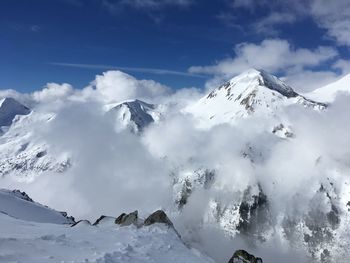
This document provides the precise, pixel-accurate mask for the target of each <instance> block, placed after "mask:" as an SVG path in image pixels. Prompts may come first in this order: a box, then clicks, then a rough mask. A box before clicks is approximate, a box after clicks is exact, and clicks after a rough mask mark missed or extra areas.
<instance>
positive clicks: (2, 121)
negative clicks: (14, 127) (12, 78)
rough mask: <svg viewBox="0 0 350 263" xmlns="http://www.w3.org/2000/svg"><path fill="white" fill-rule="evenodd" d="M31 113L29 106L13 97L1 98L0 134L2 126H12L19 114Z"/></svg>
mask: <svg viewBox="0 0 350 263" xmlns="http://www.w3.org/2000/svg"><path fill="white" fill-rule="evenodd" d="M29 113H30V109H29V108H27V107H26V106H24V105H22V104H21V103H19V102H18V101H16V100H15V99H13V98H3V99H0V134H1V130H2V127H3V126H10V125H11V123H12V121H13V120H14V119H15V117H16V116H17V115H27V114H29ZM3 128H4V127H3Z"/></svg>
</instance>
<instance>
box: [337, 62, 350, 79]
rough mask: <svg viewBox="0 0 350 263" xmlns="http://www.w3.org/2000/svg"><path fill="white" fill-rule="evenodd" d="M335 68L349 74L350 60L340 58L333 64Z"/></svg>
mask: <svg viewBox="0 0 350 263" xmlns="http://www.w3.org/2000/svg"><path fill="white" fill-rule="evenodd" d="M333 68H335V69H340V70H341V72H342V74H343V75H345V74H349V73H350V61H349V60H345V59H339V60H338V61H336V62H335V63H334V64H333Z"/></svg>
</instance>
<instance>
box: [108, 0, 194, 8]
mask: <svg viewBox="0 0 350 263" xmlns="http://www.w3.org/2000/svg"><path fill="white" fill-rule="evenodd" d="M102 3H103V4H105V5H106V6H107V7H109V8H116V7H120V6H129V7H134V8H142V9H145V8H146V9H162V8H164V7H169V6H178V7H187V6H189V5H191V4H192V3H193V0H120V1H111V0H103V1H102Z"/></svg>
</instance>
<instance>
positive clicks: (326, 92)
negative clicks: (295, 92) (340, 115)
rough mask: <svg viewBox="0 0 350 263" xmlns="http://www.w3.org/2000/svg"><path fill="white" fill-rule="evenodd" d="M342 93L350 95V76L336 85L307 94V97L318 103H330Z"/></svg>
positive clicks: (335, 83)
mask: <svg viewBox="0 0 350 263" xmlns="http://www.w3.org/2000/svg"><path fill="white" fill-rule="evenodd" d="M341 92H344V93H347V94H350V74H348V75H346V76H344V77H342V78H341V79H339V80H338V81H336V82H334V83H331V84H328V85H327V86H324V87H321V88H318V89H316V90H314V91H312V92H310V93H308V94H306V96H307V97H309V98H312V99H314V100H317V101H321V102H327V103H328V102H332V101H334V99H335V97H336V96H337V95H338V94H339V93H341Z"/></svg>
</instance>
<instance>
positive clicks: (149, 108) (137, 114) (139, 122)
mask: <svg viewBox="0 0 350 263" xmlns="http://www.w3.org/2000/svg"><path fill="white" fill-rule="evenodd" d="M109 107H111V106H109ZM107 114H108V115H110V116H112V117H113V118H115V120H116V122H117V125H119V126H121V128H123V129H129V130H130V131H132V132H135V133H137V132H142V130H143V129H144V128H145V127H146V126H147V125H149V124H150V123H152V122H154V121H157V120H159V118H160V116H161V113H160V112H159V111H158V110H157V107H156V105H153V104H149V103H146V102H143V101H141V100H137V99H136V100H130V101H125V102H122V103H118V104H117V105H112V108H111V109H109V110H108V112H107Z"/></svg>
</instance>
